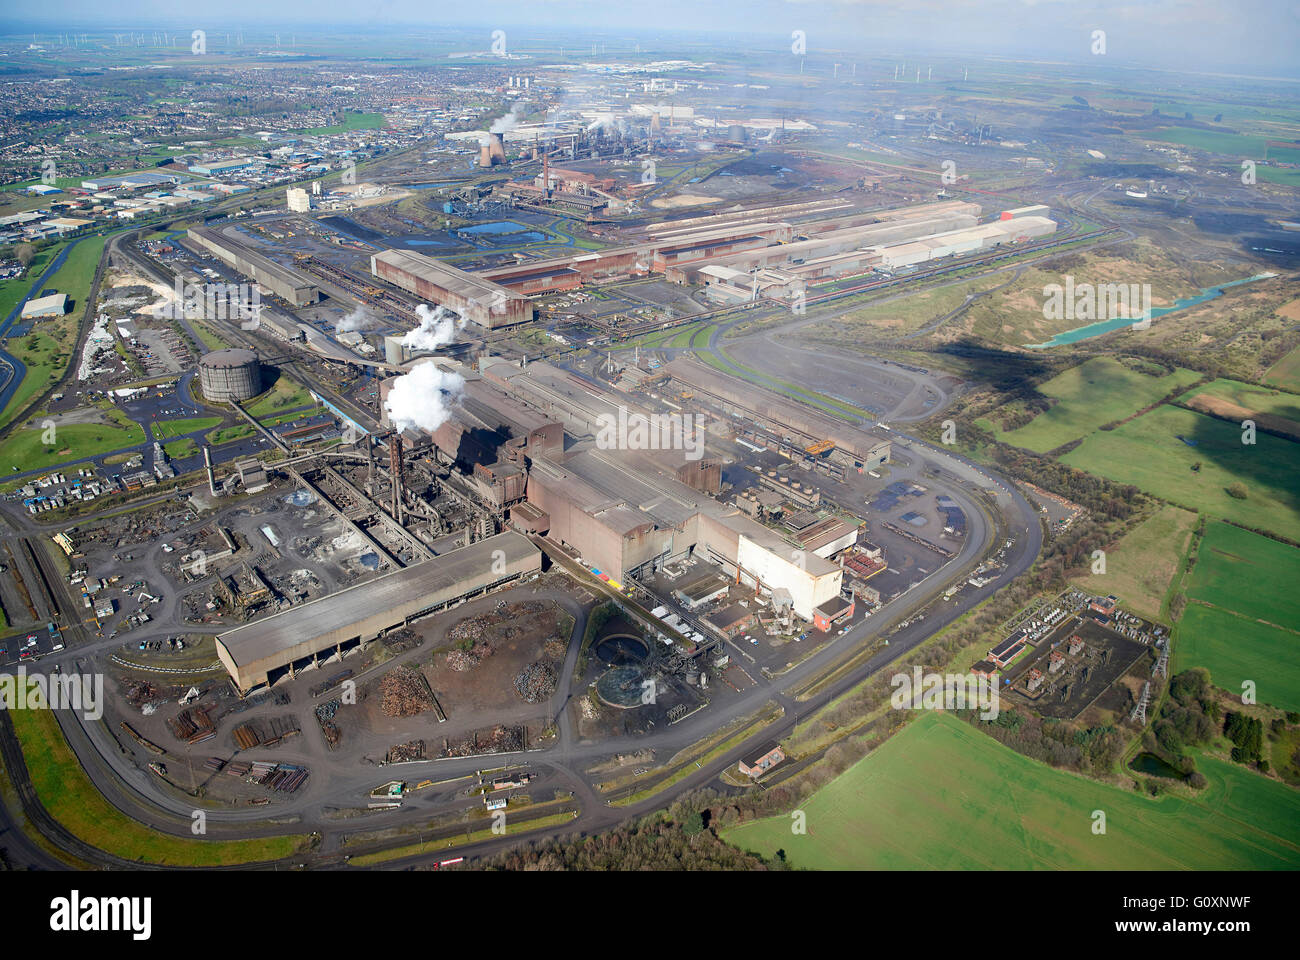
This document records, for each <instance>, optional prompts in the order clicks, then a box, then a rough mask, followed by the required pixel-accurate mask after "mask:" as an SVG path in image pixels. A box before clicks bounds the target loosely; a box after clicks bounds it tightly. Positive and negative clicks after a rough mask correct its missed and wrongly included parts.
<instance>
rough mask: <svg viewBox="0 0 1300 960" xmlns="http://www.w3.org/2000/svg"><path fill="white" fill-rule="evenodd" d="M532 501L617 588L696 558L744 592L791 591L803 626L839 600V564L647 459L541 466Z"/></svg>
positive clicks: (601, 457) (575, 460) (553, 533)
mask: <svg viewBox="0 0 1300 960" xmlns="http://www.w3.org/2000/svg"><path fill="white" fill-rule="evenodd" d="M528 502H529V504H530V505H531V507H533V508H535V509H536V510H540V511H541V512H542V514H543V517H542V520H541V524H542V525H543V528H544V529H545V530H546V531H547V532H548V535H549V536H550V537H551V538H552V539H555V540H557V541H559V542H560V543H564V544H567V545H569V546H572V547H573V548H575V549H576V550H577V551H578V552H579V553H580V554H581V555H582V557H583V559H584V560H585V561H586V563H587V564H588V565H589V566H594V567H596V568H598V569H599V570H601V571H603V572H604V573H607V574H608V575H609V576H611V577H613V578H614V579H616V580H622V579H625V578H626V577H629V576H637V575H638V574H641V573H645V572H648V571H650V570H652V569H654V568H656V567H659V566H662V565H663V564H666V563H672V562H675V561H679V560H682V559H684V558H686V557H688V556H699V557H703V558H705V559H707V560H709V561H711V562H712V563H716V564H718V565H719V566H720V567H721V568H722V570H723V572H724V573H725V574H727V576H728V577H730V578H733V579H734V580H736V581H737V582H739V583H742V584H744V585H746V586H751V587H754V588H756V589H760V588H762V589H768V590H772V589H775V588H778V587H782V588H785V589H786V590H788V591H790V596H791V598H792V599H793V603H794V610H795V612H796V613H798V614H799V615H800V616H801V617H804V618H805V619H807V620H811V619H812V618H813V611H814V610H815V609H816V608H817V607H818V606H820V605H821V604H823V603H825V602H826V601H827V600H829V599H831V598H832V597H836V596H838V595H839V591H840V585H841V580H842V571H841V570H840V568H839V566H838V565H836V564H834V563H832V562H831V561H829V560H825V559H823V558H822V557H820V556H818V555H817V554H815V553H812V552H809V551H805V550H803V549H802V548H801V547H800V546H799V545H798V544H795V543H790V542H788V541H786V540H784V539H783V538H782V537H780V536H779V535H778V534H777V533H776V532H775V531H773V530H771V529H769V528H768V527H765V526H763V525H762V524H761V523H758V522H757V521H755V520H752V519H750V518H749V517H747V516H745V515H744V514H742V513H740V512H739V511H738V510H737V509H736V508H734V507H731V506H728V505H726V504H722V503H719V502H718V501H717V500H715V499H713V498H712V497H710V496H709V495H708V494H706V493H702V492H699V491H697V490H694V489H692V488H691V487H689V486H687V485H686V484H685V483H682V482H681V481H680V480H678V479H677V478H676V477H675V476H673V475H672V473H671V471H670V470H669V469H665V468H663V467H661V466H660V465H659V464H658V463H656V462H655V461H654V460H653V459H652V458H649V457H646V456H638V455H634V454H628V453H620V452H606V451H600V450H584V451H581V452H579V453H574V454H571V455H570V456H568V457H566V458H565V460H564V462H563V463H557V462H553V461H550V460H536V461H534V462H533V464H532V469H531V470H530V471H529V473H528Z"/></svg>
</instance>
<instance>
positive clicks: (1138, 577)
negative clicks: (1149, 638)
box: [1074, 504, 1196, 620]
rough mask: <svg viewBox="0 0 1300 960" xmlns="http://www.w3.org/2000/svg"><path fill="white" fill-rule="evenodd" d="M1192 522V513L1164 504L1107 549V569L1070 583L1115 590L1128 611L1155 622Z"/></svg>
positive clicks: (1093, 589)
mask: <svg viewBox="0 0 1300 960" xmlns="http://www.w3.org/2000/svg"><path fill="white" fill-rule="evenodd" d="M1195 525H1196V514H1195V513H1192V512H1191V511H1190V510H1182V509H1180V508H1178V507H1171V506H1169V505H1167V504H1166V505H1165V506H1163V507H1161V508H1160V509H1159V510H1157V511H1156V512H1155V513H1154V514H1152V515H1151V516H1150V517H1148V518H1147V519H1146V520H1144V521H1142V523H1140V524H1138V525H1137V526H1136V527H1135V528H1134V529H1133V530H1131V531H1130V532H1129V533H1128V534H1127V535H1125V537H1124V538H1123V539H1122V540H1120V541H1119V543H1118V544H1115V545H1114V546H1108V547H1107V548H1106V572H1105V573H1102V574H1089V575H1088V576H1086V577H1083V578H1081V579H1078V580H1075V581H1074V583H1075V585H1076V586H1078V587H1080V588H1081V589H1083V590H1087V591H1088V592H1089V593H1095V594H1100V595H1102V596H1106V595H1108V594H1112V593H1113V594H1115V595H1116V596H1118V597H1119V598H1120V603H1121V605H1122V606H1123V607H1124V608H1125V609H1126V610H1130V611H1132V612H1133V613H1136V614H1139V615H1141V616H1143V617H1147V618H1148V619H1155V620H1159V619H1161V612H1162V609H1163V607H1164V602H1165V595H1166V594H1167V593H1168V592H1169V584H1170V583H1171V582H1172V581H1173V579H1174V575H1175V574H1176V573H1177V572H1178V569H1179V566H1180V564H1181V563H1182V560H1183V557H1184V556H1185V555H1186V553H1187V545H1188V541H1189V540H1190V539H1191V535H1192V528H1193V527H1194V526H1195Z"/></svg>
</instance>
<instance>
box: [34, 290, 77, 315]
mask: <svg viewBox="0 0 1300 960" xmlns="http://www.w3.org/2000/svg"><path fill="white" fill-rule="evenodd" d="M67 309H68V295H67V294H65V293H52V294H50V295H49V296H48V297H39V298H37V299H36V300H28V301H27V303H26V304H24V305H23V316H24V317H37V316H55V315H58V316H62V315H63V314H64V313H65V312H66V311H67Z"/></svg>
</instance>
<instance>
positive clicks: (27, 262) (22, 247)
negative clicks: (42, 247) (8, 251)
mask: <svg viewBox="0 0 1300 960" xmlns="http://www.w3.org/2000/svg"><path fill="white" fill-rule="evenodd" d="M35 257H36V248H35V247H33V246H32V245H31V244H30V243H20V244H18V246H16V247H14V259H16V260H17V261H18V262H19V263H20V264H22V267H23V269H24V270H26V269H27V268H28V267H30V266H31V265H32V260H33V259H35Z"/></svg>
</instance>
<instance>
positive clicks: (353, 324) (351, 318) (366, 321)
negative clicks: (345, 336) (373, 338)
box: [334, 306, 375, 333]
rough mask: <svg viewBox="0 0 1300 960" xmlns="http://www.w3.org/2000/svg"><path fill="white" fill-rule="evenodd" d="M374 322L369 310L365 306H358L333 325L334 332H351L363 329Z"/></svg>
mask: <svg viewBox="0 0 1300 960" xmlns="http://www.w3.org/2000/svg"><path fill="white" fill-rule="evenodd" d="M374 322H375V318H374V317H372V316H371V315H370V313H369V311H367V310H366V308H365V307H362V306H358V307H357V308H356V309H355V310H353V311H352V312H351V313H349V314H348V315H347V316H346V317H344V318H343V319H342V320H340V321H339V322H338V323H337V324H336V325H335V326H334V332H335V333H352V332H353V331H356V330H364V329H366V327H368V326H370V325H371V324H373V323H374Z"/></svg>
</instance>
